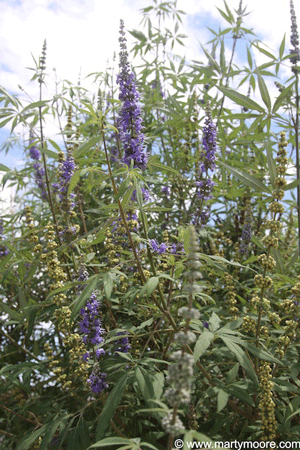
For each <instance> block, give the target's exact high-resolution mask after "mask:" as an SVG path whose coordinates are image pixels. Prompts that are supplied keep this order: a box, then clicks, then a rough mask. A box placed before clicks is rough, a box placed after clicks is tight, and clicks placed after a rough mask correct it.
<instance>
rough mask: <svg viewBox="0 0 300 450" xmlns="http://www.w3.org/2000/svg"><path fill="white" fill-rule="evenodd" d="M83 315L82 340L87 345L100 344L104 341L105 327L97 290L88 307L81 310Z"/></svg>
mask: <svg viewBox="0 0 300 450" xmlns="http://www.w3.org/2000/svg"><path fill="white" fill-rule="evenodd" d="M80 315H81V317H82V319H81V322H80V323H79V328H80V331H81V333H82V334H83V337H82V340H83V342H84V343H85V344H86V345H87V344H90V345H98V344H101V342H103V337H102V335H103V334H104V329H103V328H102V327H101V319H100V318H99V315H100V302H99V301H98V300H97V292H96V291H94V292H93V293H92V295H91V297H90V300H89V301H88V302H87V304H86V307H85V308H82V309H81V310H80Z"/></svg>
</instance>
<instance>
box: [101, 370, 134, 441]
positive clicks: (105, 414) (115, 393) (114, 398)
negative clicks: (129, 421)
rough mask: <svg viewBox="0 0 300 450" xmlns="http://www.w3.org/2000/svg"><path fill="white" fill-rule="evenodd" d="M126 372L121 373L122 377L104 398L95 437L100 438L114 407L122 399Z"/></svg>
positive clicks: (126, 377) (111, 416) (126, 376)
mask: <svg viewBox="0 0 300 450" xmlns="http://www.w3.org/2000/svg"><path fill="white" fill-rule="evenodd" d="M127 379H128V374H127V373H126V374H125V375H123V377H122V378H120V379H119V381H118V383H117V384H116V385H115V387H114V388H113V390H112V391H111V392H110V394H109V396H108V397H107V399H106V402H105V405H104V408H103V409H102V412H101V414H100V416H99V418H98V425H97V431H96V438H97V439H98V440H100V439H101V438H102V437H103V436H104V433H105V431H106V429H107V427H108V426H109V424H110V421H111V419H112V418H113V416H114V414H115V412H116V409H117V407H118V405H119V403H120V401H121V399H122V396H123V393H124V390H125V387H126V384H127Z"/></svg>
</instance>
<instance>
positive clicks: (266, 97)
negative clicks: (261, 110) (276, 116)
mask: <svg viewBox="0 0 300 450" xmlns="http://www.w3.org/2000/svg"><path fill="white" fill-rule="evenodd" d="M256 74H257V81H258V87H259V91H260V95H261V98H262V100H263V102H264V104H265V105H266V107H267V108H268V111H271V108H272V103H271V98H270V94H269V91H268V88H267V85H266V83H265V80H264V79H263V77H262V76H261V74H260V72H259V70H258V69H256Z"/></svg>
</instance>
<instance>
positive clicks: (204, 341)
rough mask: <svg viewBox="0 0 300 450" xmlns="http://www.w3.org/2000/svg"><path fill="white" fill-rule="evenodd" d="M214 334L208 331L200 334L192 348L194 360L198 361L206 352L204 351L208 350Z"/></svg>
mask: <svg viewBox="0 0 300 450" xmlns="http://www.w3.org/2000/svg"><path fill="white" fill-rule="evenodd" d="M214 337H215V336H214V334H213V333H211V332H210V331H206V330H205V331H203V333H201V335H200V337H199V338H198V339H197V342H196V344H195V348H194V360H195V361H198V360H199V358H200V357H201V356H202V355H203V354H204V353H205V352H206V350H207V349H208V348H209V346H210V344H211V343H212V341H213V340H214Z"/></svg>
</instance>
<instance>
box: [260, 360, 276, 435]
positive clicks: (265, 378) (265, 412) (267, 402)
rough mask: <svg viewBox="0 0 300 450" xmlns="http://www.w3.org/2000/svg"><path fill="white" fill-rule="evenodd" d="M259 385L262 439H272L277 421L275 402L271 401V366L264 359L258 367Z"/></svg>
mask: <svg viewBox="0 0 300 450" xmlns="http://www.w3.org/2000/svg"><path fill="white" fill-rule="evenodd" d="M259 378H260V387H261V389H262V395H261V400H260V402H259V410H260V418H261V429H262V431H263V436H262V439H263V440H265V441H268V440H269V441H272V440H274V439H275V437H276V429H277V422H276V419H275V403H274V401H273V393H272V389H273V386H274V384H273V382H272V381H271V380H272V375H271V367H270V364H269V363H268V362H267V361H264V362H263V363H262V365H261V366H260V368H259Z"/></svg>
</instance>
